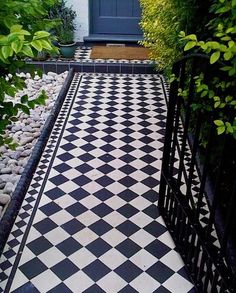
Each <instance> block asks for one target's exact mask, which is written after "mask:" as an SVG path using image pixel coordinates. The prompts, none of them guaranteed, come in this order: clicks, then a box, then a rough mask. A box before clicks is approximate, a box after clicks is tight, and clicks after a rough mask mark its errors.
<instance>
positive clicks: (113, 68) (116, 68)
mask: <svg viewBox="0 0 236 293" xmlns="http://www.w3.org/2000/svg"><path fill="white" fill-rule="evenodd" d="M120 72H121V65H120V64H108V73H120Z"/></svg>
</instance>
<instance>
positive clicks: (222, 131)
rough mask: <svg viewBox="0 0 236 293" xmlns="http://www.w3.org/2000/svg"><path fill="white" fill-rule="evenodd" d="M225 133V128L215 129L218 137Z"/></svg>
mask: <svg viewBox="0 0 236 293" xmlns="http://www.w3.org/2000/svg"><path fill="white" fill-rule="evenodd" d="M224 132H225V126H224V125H223V126H220V127H217V133H218V135H220V134H222V133H224Z"/></svg>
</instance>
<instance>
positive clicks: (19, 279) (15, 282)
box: [1, 269, 29, 292]
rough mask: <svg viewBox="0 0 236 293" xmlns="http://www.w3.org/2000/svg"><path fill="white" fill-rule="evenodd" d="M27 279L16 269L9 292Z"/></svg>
mask: <svg viewBox="0 0 236 293" xmlns="http://www.w3.org/2000/svg"><path fill="white" fill-rule="evenodd" d="M28 281H29V280H28V278H26V276H25V275H24V274H23V273H22V272H21V271H20V270H19V269H18V270H17V271H16V274H15V276H14V279H13V282H12V285H11V289H10V290H11V291H10V292H13V291H14V290H16V289H18V288H19V287H21V286H22V285H24V284H25V283H27V282H28ZM1 286H3V284H2V282H1ZM2 288H4V287H2Z"/></svg>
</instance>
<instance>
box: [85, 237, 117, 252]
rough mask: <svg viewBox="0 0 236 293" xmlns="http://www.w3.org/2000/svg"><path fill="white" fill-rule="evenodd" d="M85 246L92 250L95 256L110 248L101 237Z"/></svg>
mask: <svg viewBox="0 0 236 293" xmlns="http://www.w3.org/2000/svg"><path fill="white" fill-rule="evenodd" d="M86 248H87V249H88V250H89V251H90V252H92V253H93V254H94V255H95V256H96V257H100V256H101V255H103V254H104V253H106V252H107V251H108V250H110V249H111V248H112V247H111V246H110V245H109V244H108V243H107V242H106V241H104V240H103V239H101V238H98V239H96V240H95V241H93V242H92V243H90V244H89V245H87V246H86Z"/></svg>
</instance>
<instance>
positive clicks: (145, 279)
mask: <svg viewBox="0 0 236 293" xmlns="http://www.w3.org/2000/svg"><path fill="white" fill-rule="evenodd" d="M130 285H131V286H132V287H134V288H135V289H136V290H137V291H138V292H139V293H150V292H154V291H155V290H156V289H157V288H159V287H160V283H159V282H158V281H156V280H155V279H153V278H152V277H151V276H149V275H148V274H146V273H142V274H141V275H139V276H138V277H137V278H135V279H134V280H133V281H132V282H131V283H130ZM171 292H172V291H171ZM180 292H181V293H183V292H182V291H179V293H180Z"/></svg>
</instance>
